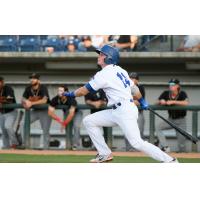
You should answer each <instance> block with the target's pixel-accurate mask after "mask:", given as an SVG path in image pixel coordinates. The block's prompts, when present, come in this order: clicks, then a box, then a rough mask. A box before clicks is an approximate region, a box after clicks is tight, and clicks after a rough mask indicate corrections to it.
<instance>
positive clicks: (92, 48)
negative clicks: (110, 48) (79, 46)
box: [85, 45, 96, 51]
mask: <svg viewBox="0 0 200 200" xmlns="http://www.w3.org/2000/svg"><path fill="white" fill-rule="evenodd" d="M85 48H86V51H95V50H96V48H95V47H94V46H92V45H91V46H90V47H85Z"/></svg>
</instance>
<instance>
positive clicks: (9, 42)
mask: <svg viewBox="0 0 200 200" xmlns="http://www.w3.org/2000/svg"><path fill="white" fill-rule="evenodd" d="M0 51H1V52H9V51H18V46H17V37H16V36H6V37H4V38H3V37H1V38H0Z"/></svg>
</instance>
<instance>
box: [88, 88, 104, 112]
mask: <svg viewBox="0 0 200 200" xmlns="http://www.w3.org/2000/svg"><path fill="white" fill-rule="evenodd" d="M107 101H108V100H107V98H106V94H105V92H104V91H103V90H102V89H99V90H98V91H97V92H95V93H91V92H89V93H88V94H87V95H85V103H86V104H88V105H91V106H94V107H95V108H94V109H93V108H92V109H91V114H92V113H95V112H97V111H100V110H102V109H101V107H102V106H105V105H106V104H107Z"/></svg>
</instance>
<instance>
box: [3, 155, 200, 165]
mask: <svg viewBox="0 0 200 200" xmlns="http://www.w3.org/2000/svg"><path fill="white" fill-rule="evenodd" d="M93 157H94V156H92V155H24V154H0V163H88V162H89V160H90V159H91V158H93ZM178 159H179V162H180V163H200V158H178ZM112 163H156V161H155V160H153V159H151V158H149V157H130V156H128V157H126V156H115V157H114V160H113V161H112Z"/></svg>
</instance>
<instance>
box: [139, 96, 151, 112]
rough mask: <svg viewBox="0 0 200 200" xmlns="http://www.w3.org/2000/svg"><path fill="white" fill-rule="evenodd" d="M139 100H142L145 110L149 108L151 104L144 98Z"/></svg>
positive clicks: (142, 106) (141, 104)
mask: <svg viewBox="0 0 200 200" xmlns="http://www.w3.org/2000/svg"><path fill="white" fill-rule="evenodd" d="M138 101H139V102H140V106H141V108H142V109H143V110H147V109H148V108H149V104H148V103H147V101H146V100H145V99H144V98H140V99H139V100H138Z"/></svg>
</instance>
